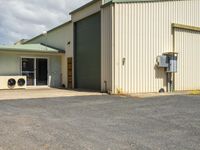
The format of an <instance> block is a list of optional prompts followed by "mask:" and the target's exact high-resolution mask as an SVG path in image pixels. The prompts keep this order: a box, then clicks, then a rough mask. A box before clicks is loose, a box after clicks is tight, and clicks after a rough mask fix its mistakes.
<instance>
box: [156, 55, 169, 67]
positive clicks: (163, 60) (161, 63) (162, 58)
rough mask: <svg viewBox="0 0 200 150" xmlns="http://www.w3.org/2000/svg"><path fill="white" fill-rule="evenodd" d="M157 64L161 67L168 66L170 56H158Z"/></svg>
mask: <svg viewBox="0 0 200 150" xmlns="http://www.w3.org/2000/svg"><path fill="white" fill-rule="evenodd" d="M157 65H158V67H160V68H168V66H169V65H168V57H167V56H164V55H163V56H158V57H157Z"/></svg>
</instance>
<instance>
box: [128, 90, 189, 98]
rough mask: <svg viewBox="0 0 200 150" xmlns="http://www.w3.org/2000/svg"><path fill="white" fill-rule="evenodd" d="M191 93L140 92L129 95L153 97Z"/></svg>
mask: <svg viewBox="0 0 200 150" xmlns="http://www.w3.org/2000/svg"><path fill="white" fill-rule="evenodd" d="M191 93H192V91H179V92H171V93H138V94H130V95H129V96H131V97H137V98H151V97H162V96H175V95H189V94H191Z"/></svg>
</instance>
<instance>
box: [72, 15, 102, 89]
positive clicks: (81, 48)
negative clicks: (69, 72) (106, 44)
mask: <svg viewBox="0 0 200 150" xmlns="http://www.w3.org/2000/svg"><path fill="white" fill-rule="evenodd" d="M74 32H75V52H74V58H75V60H74V68H75V88H79V89H89V90H98V91H99V90H100V89H101V15H100V13H97V14H94V15H92V16H89V17H87V18H85V19H83V20H80V21H78V22H76V23H75V30H74Z"/></svg>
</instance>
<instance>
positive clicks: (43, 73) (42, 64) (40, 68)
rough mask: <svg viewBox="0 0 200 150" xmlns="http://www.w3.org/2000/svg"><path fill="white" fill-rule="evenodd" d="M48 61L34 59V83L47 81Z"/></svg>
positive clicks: (45, 82)
mask: <svg viewBox="0 0 200 150" xmlns="http://www.w3.org/2000/svg"><path fill="white" fill-rule="evenodd" d="M47 76H48V61H47V59H38V58H37V59H36V85H37V86H40V85H47V81H48V78H47Z"/></svg>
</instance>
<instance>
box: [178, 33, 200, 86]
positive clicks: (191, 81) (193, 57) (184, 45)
mask: <svg viewBox="0 0 200 150" xmlns="http://www.w3.org/2000/svg"><path fill="white" fill-rule="evenodd" d="M175 47H176V50H177V52H178V53H179V55H178V56H179V57H178V73H177V74H176V90H195V89H200V66H199V56H200V32H196V31H189V30H182V29H176V30H175Z"/></svg>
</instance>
